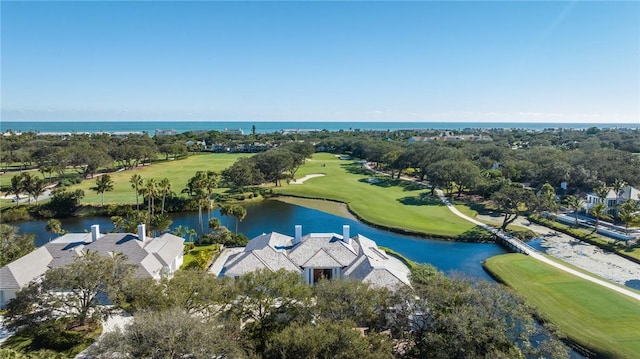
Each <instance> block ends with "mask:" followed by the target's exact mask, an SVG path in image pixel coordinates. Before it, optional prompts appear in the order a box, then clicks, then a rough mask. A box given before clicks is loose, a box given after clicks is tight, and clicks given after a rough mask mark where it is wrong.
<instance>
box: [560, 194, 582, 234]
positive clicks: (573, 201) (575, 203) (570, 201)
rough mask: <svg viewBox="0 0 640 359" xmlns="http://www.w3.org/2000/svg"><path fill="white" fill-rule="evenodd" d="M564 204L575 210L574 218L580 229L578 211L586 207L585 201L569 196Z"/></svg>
mask: <svg viewBox="0 0 640 359" xmlns="http://www.w3.org/2000/svg"><path fill="white" fill-rule="evenodd" d="M564 203H565V204H566V205H567V206H569V208H571V209H572V210H573V216H574V218H575V220H576V222H575V226H576V227H578V211H579V210H580V209H581V208H582V206H584V201H583V200H582V199H581V198H580V197H576V196H567V198H565V200H564Z"/></svg>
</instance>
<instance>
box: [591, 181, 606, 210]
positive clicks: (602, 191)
mask: <svg viewBox="0 0 640 359" xmlns="http://www.w3.org/2000/svg"><path fill="white" fill-rule="evenodd" d="M593 192H595V194H596V196H598V197H600V201H601V202H602V203H604V201H605V198H607V195H608V194H609V187H607V186H606V185H605V184H604V183H603V182H600V183H599V184H598V185H597V186H596V187H594V188H593ZM605 207H606V205H605Z"/></svg>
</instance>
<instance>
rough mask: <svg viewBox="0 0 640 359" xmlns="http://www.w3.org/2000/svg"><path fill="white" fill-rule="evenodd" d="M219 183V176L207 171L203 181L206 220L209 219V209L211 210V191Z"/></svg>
mask: <svg viewBox="0 0 640 359" xmlns="http://www.w3.org/2000/svg"><path fill="white" fill-rule="evenodd" d="M219 183H220V175H219V174H217V173H215V172H214V171H207V173H206V176H205V179H204V188H205V190H206V191H207V212H208V219H211V209H212V208H213V200H212V198H211V196H212V195H213V191H214V190H215V189H216V188H218V184H219Z"/></svg>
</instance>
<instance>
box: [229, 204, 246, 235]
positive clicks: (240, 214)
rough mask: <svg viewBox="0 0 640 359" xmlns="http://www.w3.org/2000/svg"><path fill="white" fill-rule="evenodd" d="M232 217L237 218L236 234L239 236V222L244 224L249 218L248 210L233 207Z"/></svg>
mask: <svg viewBox="0 0 640 359" xmlns="http://www.w3.org/2000/svg"><path fill="white" fill-rule="evenodd" d="M231 215H232V216H234V217H236V234H238V221H240V222H242V220H243V219H245V217H247V209H246V208H244V207H242V206H233V207H231Z"/></svg>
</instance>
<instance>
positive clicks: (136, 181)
mask: <svg viewBox="0 0 640 359" xmlns="http://www.w3.org/2000/svg"><path fill="white" fill-rule="evenodd" d="M129 183H131V188H133V190H134V191H136V210H138V211H139V210H140V202H139V201H138V195H139V194H140V189H141V188H142V186H143V185H144V180H143V179H142V176H140V175H139V174H135V175H133V176H131V178H130V179H129Z"/></svg>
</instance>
